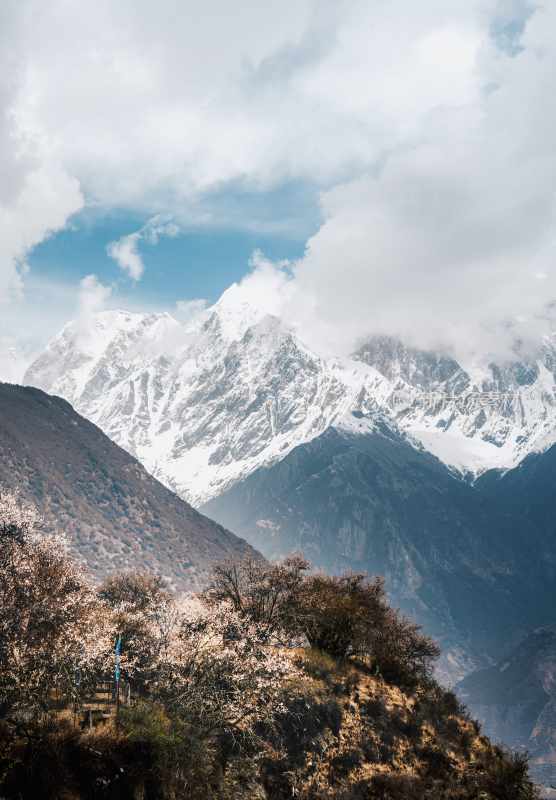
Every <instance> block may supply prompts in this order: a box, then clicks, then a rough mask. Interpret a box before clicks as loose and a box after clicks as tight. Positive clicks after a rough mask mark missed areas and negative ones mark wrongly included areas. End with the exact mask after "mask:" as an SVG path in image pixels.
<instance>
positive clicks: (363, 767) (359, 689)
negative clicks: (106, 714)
mask: <svg viewBox="0 0 556 800" xmlns="http://www.w3.org/2000/svg"><path fill="white" fill-rule="evenodd" d="M283 657H284V659H285V663H288V661H289V662H290V663H291V668H292V670H296V671H297V675H296V677H295V678H291V679H288V678H285V679H284V680H283V682H282V686H281V687H280V690H279V696H280V700H281V705H280V710H279V711H277V712H276V714H275V715H274V717H273V719H272V720H271V721H265V722H264V723H260V724H259V725H258V726H257V729H256V731H254V732H253V731H252V732H251V734H250V736H251V737H252V735H253V733H255V734H256V741H255V740H252V739H251V741H249V739H247V738H246V739H245V741H243V742H242V741H241V740H240V737H238V740H237V741H235V742H234V737H231V738H230V739H228V740H226V738H224V739H223V740H222V741H221V743H220V746H219V748H218V751H217V752H216V753H212V754H211V756H210V757H208V758H207V755H208V754H206V753H200V754H199V753H198V756H197V757H198V758H199V761H198V762H197V763H196V764H195V765H194V768H193V765H192V764H191V763H190V762H189V763H188V762H187V761H186V760H185V759H184V762H183V764H182V768H183V767H185V768H186V769H187V768H189V769H190V770H191V773H192V774H191V775H190V782H189V784H188V785H187V787H186V788H185V789H181V790H180V788H179V781H177V780H176V776H175V775H174V774H173V771H172V767H171V765H172V763H173V759H175V758H176V756H177V755H178V754H179V751H180V747H183V746H184V745H185V742H184V741H183V740H181V741H180V739H179V738H178V737H177V736H176V732H175V731H172V727H171V719H170V717H169V716H168V715H167V714H166V713H165V712H164V711H163V709H162V708H161V707H158V706H152V705H149V704H143V705H136V706H135V707H131V708H129V709H128V708H125V709H124V710H123V711H122V713H121V725H120V729H119V731H114V730H113V728H112V727H109V726H104V727H98V728H96V729H95V730H93V731H90V732H89V731H87V732H85V733H81V732H79V731H76V730H75V729H74V728H72V727H71V726H70V725H69V723H68V724H67V725H66V726H65V727H63V728H62V729H61V730H58V731H57V732H56V733H53V734H51V735H50V736H49V737H47V738H46V739H45V740H43V742H42V743H41V747H40V748H38V749H37V752H36V761H35V765H34V768H32V769H31V770H30V771H29V772H28V774H27V775H26V777H25V779H23V778H22V777H21V776H20V777H19V778H18V785H19V788H23V789H24V793H23V794H22V795H21V796H22V797H23V798H27V797H33V796H34V795H33V794H32V787H34V786H37V785H42V787H43V791H44V792H45V793H44V794H43V795H42V796H43V797H44V798H45V800H46V798H52V797H56V798H58V797H60V798H61V797H64V798H72V800H98V798H106V800H136V798H145V800H155V799H156V800H162V798H165V799H166V798H167V799H168V800H170V799H171V800H174V799H175V800H177V798H184V800H185V798H190V799H191V800H207V799H208V798H211V800H290V798H292V797H294V798H298V800H325V799H328V800H333V799H334V800H478V798H480V799H481V800H532V798H535V797H537V795H536V793H535V789H534V788H533V786H532V785H531V784H530V783H529V780H528V778H527V766H526V762H525V761H524V760H523V759H522V758H520V757H517V756H512V755H510V754H509V753H508V752H507V751H503V750H501V749H500V748H498V747H496V746H494V745H493V744H491V742H490V741H489V739H488V738H487V737H486V736H484V735H482V734H481V731H480V727H479V726H478V724H477V723H476V722H474V721H473V720H472V719H471V718H470V717H469V716H468V714H467V713H466V711H465V709H463V707H461V706H460V705H459V703H458V702H457V701H456V699H455V697H454V696H453V695H452V694H450V693H448V692H445V691H443V690H442V689H440V688H439V687H438V686H435V685H434V684H431V685H430V686H429V687H427V688H422V689H420V690H418V691H416V692H415V693H409V692H404V691H403V690H401V689H400V688H398V687H397V686H395V685H392V684H389V683H387V682H386V681H384V680H382V679H380V678H377V677H373V676H372V675H370V674H369V671H368V670H367V669H365V668H364V666H363V665H360V664H358V663H357V662H349V661H348V662H343V663H342V662H338V661H336V660H335V659H332V658H330V657H328V656H326V655H325V654H323V653H320V652H318V651H313V650H298V651H295V652H294V653H292V652H285V653H284V654H283ZM236 737H237V734H236ZM178 757H179V755H178ZM212 759H214V760H212ZM46 765H48V769H47V770H45V766H46ZM19 781H21V783H19ZM26 786H28V787H29V791H30V793H29V794H26V793H25V787H26ZM6 788H7V789H8V790H9V784H8V785H7V786H6ZM182 792H183V793H182ZM7 797H9V798H10V797H11V794H8V795H7Z"/></svg>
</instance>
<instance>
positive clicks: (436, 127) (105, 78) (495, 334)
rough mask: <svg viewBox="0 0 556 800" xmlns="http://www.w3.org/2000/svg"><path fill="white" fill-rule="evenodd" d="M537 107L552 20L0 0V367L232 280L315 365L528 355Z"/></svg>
mask: <svg viewBox="0 0 556 800" xmlns="http://www.w3.org/2000/svg"><path fill="white" fill-rule="evenodd" d="M554 96H556V6H555V5H554V4H551V3H548V2H545V3H541V2H533V1H532V0H531V1H529V0H452V1H451V2H450V3H446V2H445V0H423V2H421V3H414V2H412V0H333V1H332V0H280V2H274V0H267V2H265V3H260V2H255V1H254V0H236V2H234V3H229V2H228V0H204V2H203V3H197V2H193V0H159V2H158V3H156V4H152V3H150V2H146V0H119V2H118V3H113V2H111V0H96V2H95V3H91V2H85V0H50V1H49V2H48V3H44V2H42V1H41V0H3V2H2V3H0V176H1V182H0V306H1V308H0V312H1V313H0V320H1V322H0V346H1V347H2V351H1V353H0V372H3V375H4V377H6V376H9V364H10V363H11V361H10V359H11V357H12V356H11V354H12V353H13V348H23V349H24V350H27V351H29V352H35V351H37V350H40V349H41V348H42V347H43V346H44V344H45V343H46V341H47V340H48V338H49V337H50V336H52V335H54V334H55V333H56V332H57V331H58V330H59V329H60V328H61V326H62V325H63V324H64V323H65V322H66V321H68V320H69V319H72V318H75V317H76V316H78V315H80V314H83V313H87V314H90V313H91V311H94V310H99V309H102V308H110V307H116V306H117V307H124V308H129V309H135V310H166V311H170V312H171V313H176V314H178V315H179V313H180V309H183V308H184V307H186V306H187V304H190V303H192V302H193V303H197V304H202V303H208V304H211V303H213V302H215V301H216V300H217V298H218V297H219V295H220V294H221V293H222V292H223V291H224V290H225V289H226V288H227V287H228V286H229V285H230V284H232V283H234V282H235V283H238V284H239V286H240V288H241V292H242V293H243V294H244V295H245V297H247V298H248V299H249V300H250V302H253V303H255V304H257V305H260V306H262V307H263V308H264V309H266V310H268V311H269V313H275V314H278V315H279V316H281V317H282V318H284V320H285V321H286V322H287V323H288V324H290V325H292V326H293V327H294V328H295V329H297V330H298V331H299V333H300V335H301V336H302V337H303V338H304V340H305V341H306V342H307V343H308V344H310V345H311V346H313V347H314V348H315V349H317V350H320V351H322V352H335V353H348V352H350V350H351V349H352V348H353V347H354V346H355V344H356V343H357V342H359V341H361V340H362V339H364V337H365V336H368V335H372V334H386V335H396V336H401V337H402V338H404V339H405V340H406V341H408V342H409V343H411V344H414V345H416V346H420V347H431V348H435V349H442V350H444V351H446V352H450V353H452V354H454V355H456V356H457V357H460V358H462V359H465V358H467V359H473V358H477V357H481V358H491V357H493V358H497V359H509V358H512V357H514V354H515V351H516V347H518V344H519V348H521V351H522V352H523V351H525V350H527V351H530V353H531V354H533V353H534V351H535V349H536V348H537V347H538V344H539V342H540V341H541V337H542V336H543V335H545V334H547V333H549V332H550V331H552V330H553V329H554V309H555V307H556V306H555V301H556V272H555V269H554V266H555V265H554V261H555V252H556V251H555V244H556V236H555V234H556V231H555V227H554V226H555V220H556V215H555V211H556V208H555V200H556V197H555V191H556V144H555V143H556V105H555V104H554V102H553V98H554ZM184 304H185V305H184ZM0 377H1V376H0Z"/></svg>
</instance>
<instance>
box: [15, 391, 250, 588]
mask: <svg viewBox="0 0 556 800" xmlns="http://www.w3.org/2000/svg"><path fill="white" fill-rule="evenodd" d="M0 452H1V453H2V458H1V460H0V487H2V488H11V489H16V490H17V491H19V493H20V494H21V496H22V497H23V498H24V499H25V500H29V501H31V502H32V503H34V504H35V505H36V506H37V508H38V510H39V511H40V513H41V515H42V516H43V519H44V525H43V528H44V529H45V530H47V531H50V532H63V533H65V534H67V535H68V537H69V541H70V545H71V547H72V549H73V551H74V552H75V553H76V554H77V555H78V556H79V557H80V558H81V559H82V560H83V561H84V562H85V563H86V565H87V566H88V568H89V569H90V571H91V572H92V573H93V574H94V575H96V576H97V577H102V576H104V575H106V574H107V573H109V572H112V571H115V570H126V569H141V570H144V569H150V570H152V571H153V572H155V573H157V574H161V575H163V576H164V577H166V578H167V580H168V581H169V583H170V584H173V585H174V586H175V587H176V588H179V589H186V588H189V589H192V588H196V587H199V586H200V585H201V584H202V583H203V582H204V581H205V580H206V578H207V574H208V571H209V570H210V569H211V566H212V564H213V563H214V562H215V561H219V560H223V559H226V558H242V557H244V556H246V555H254V551H253V550H252V549H251V548H250V547H249V546H248V545H247V544H246V543H245V542H244V541H242V540H241V539H238V538H237V537H236V536H234V535H233V534H231V533H229V531H227V530H225V529H224V528H222V527H221V526H220V525H217V524H216V523H214V522H212V521H211V520H209V519H207V518H206V517H204V516H202V515H201V514H199V513H198V512H197V511H195V510H194V509H193V508H191V506H189V505H188V504H187V503H185V502H184V501H183V500H180V498H178V497H176V495H174V494H172V492H170V491H169V490H168V489H167V488H166V487H164V486H163V485H162V484H161V483H159V482H158V481H157V480H155V479H154V478H153V477H151V476H150V475H149V474H148V473H147V472H146V471H145V469H144V467H142V466H141V465H140V464H139V463H138V462H137V461H136V460H135V459H134V458H132V457H131V456H130V455H129V454H128V453H127V452H125V451H124V450H122V449H121V448H120V447H118V446H117V445H115V444H114V443H113V442H112V441H111V440H110V439H109V438H108V437H107V436H105V435H104V434H103V433H102V431H100V430H99V429H98V428H97V427H96V426H95V425H93V424H92V423H90V422H88V421H87V420H85V419H84V418H83V417H81V416H79V414H77V413H76V412H75V411H74V410H73V409H72V408H71V406H70V405H69V404H68V403H66V402H65V401H64V400H61V399H60V398H58V397H51V396H49V395H47V394H45V393H44V392H42V391H39V390H37V389H28V388H23V387H21V386H12V385H9V384H0Z"/></svg>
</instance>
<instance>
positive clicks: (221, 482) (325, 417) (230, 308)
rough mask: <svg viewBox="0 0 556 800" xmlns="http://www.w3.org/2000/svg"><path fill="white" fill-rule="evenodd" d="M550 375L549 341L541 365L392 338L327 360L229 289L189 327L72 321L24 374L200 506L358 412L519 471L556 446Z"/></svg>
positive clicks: (135, 316) (451, 457) (149, 319)
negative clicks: (478, 359)
mask: <svg viewBox="0 0 556 800" xmlns="http://www.w3.org/2000/svg"><path fill="white" fill-rule="evenodd" d="M555 374H556V348H555V346H554V343H553V342H552V341H548V340H547V341H546V342H545V344H544V350H543V354H542V358H540V359H539V360H538V361H536V362H535V363H534V364H528V365H523V364H513V365H510V366H506V367H504V368H502V367H497V366H490V367H489V368H488V369H486V370H482V371H480V370H467V371H466V370H464V369H463V368H462V367H461V366H460V365H459V364H457V363H456V362H455V361H453V360H451V359H449V358H446V357H443V356H439V355H436V354H431V353H426V352H422V351H419V350H416V349H412V348H410V347H406V346H404V345H402V344H401V343H399V342H397V341H395V340H392V339H387V338H374V339H372V340H370V341H369V342H368V343H366V344H365V345H364V346H363V347H361V348H360V349H359V350H358V351H357V352H356V353H355V354H354V355H353V357H352V358H323V357H321V356H319V355H318V354H316V353H314V352H312V351H311V350H310V349H309V348H307V347H306V346H305V345H304V344H303V343H302V341H301V339H300V337H299V335H296V334H295V333H294V332H293V331H291V330H289V329H288V327H287V326H286V325H284V324H283V323H282V322H281V321H280V320H278V319H277V318H275V317H272V316H269V315H265V314H263V313H261V312H260V311H259V310H258V309H256V308H254V307H253V306H251V305H249V304H247V303H245V302H244V301H243V299H242V295H241V291H240V289H239V287H237V286H233V287H231V288H230V289H229V290H227V291H226V292H225V293H224V295H223V296H222V298H221V299H220V300H219V302H218V303H216V304H215V305H214V306H212V307H211V308H209V309H208V310H206V311H205V312H203V313H202V314H201V315H199V316H198V317H196V318H195V319H194V320H192V321H190V322H188V323H187V324H184V323H180V322H178V321H177V320H176V319H174V318H173V317H171V316H170V315H168V314H139V313H130V312H123V311H104V312H100V313H98V314H96V315H95V316H94V317H93V318H92V319H90V320H88V321H87V323H86V324H85V323H82V322H71V323H69V324H68V325H66V326H65V328H64V329H63V330H62V332H61V333H60V334H59V335H58V336H57V337H55V338H54V340H53V341H51V342H50V344H49V345H48V347H47V348H46V350H45V351H44V353H43V354H42V355H41V356H40V357H39V358H38V359H36V360H35V362H34V363H33V364H32V365H31V367H30V368H29V369H28V370H27V372H26V374H25V377H24V381H25V383H28V384H31V385H34V386H37V387H39V388H42V389H44V390H45V391H48V392H50V393H53V394H58V395H61V396H62V397H64V398H66V399H67V400H68V401H69V402H70V403H71V404H72V405H73V406H74V407H75V408H76V410H78V411H79V412H80V413H81V414H83V415H84V416H86V417H88V418H89V419H90V420H92V421H93V422H95V423H96V424H97V425H99V427H101V428H102V429H103V430H104V431H105V432H106V433H107V434H108V435H109V436H110V437H111V438H112V439H113V440H114V441H115V442H117V443H118V444H119V445H121V446H122V447H124V448H125V449H126V450H128V451H129V452H130V453H132V454H133V455H135V456H136V457H137V458H138V459H139V460H140V461H141V462H142V463H143V464H144V465H145V466H146V468H147V469H148V470H149V471H150V472H151V473H152V474H153V475H154V476H155V477H157V478H159V479H160V480H161V481H162V482H164V483H165V484H167V485H168V486H169V487H170V488H172V489H174V490H175V491H176V492H177V493H178V494H180V495H181V496H182V497H184V498H185V499H187V500H188V501H189V502H192V503H193V504H201V503H203V502H206V501H207V500H209V499H210V498H212V497H216V496H218V495H219V494H221V493H222V492H223V491H225V490H226V489H228V488H229V487H230V486H232V485H233V484H235V483H236V482H238V481H239V480H242V479H243V478H245V477H246V476H247V475H249V474H251V473H252V472H254V471H255V470H256V469H257V468H258V467H260V466H262V465H265V464H270V463H275V462H277V461H279V460H281V459H282V458H284V457H285V456H286V455H287V454H288V453H289V452H290V451H291V450H292V449H293V448H294V447H296V446H297V445H299V444H301V443H304V442H308V441H311V440H312V439H314V438H315V437H317V436H320V435H321V434H322V433H323V432H324V431H325V430H327V429H328V428H329V427H330V426H331V425H333V424H336V423H337V422H339V420H341V419H346V418H350V417H349V415H348V417H346V415H347V414H348V412H352V411H356V412H358V411H361V412H362V413H364V414H365V415H366V416H369V415H371V416H372V415H373V414H375V413H377V412H380V414H381V415H384V414H386V415H387V416H388V418H389V419H390V420H391V422H392V424H393V425H394V426H395V427H396V428H399V429H400V430H401V431H404V432H405V434H406V435H407V436H408V438H409V439H410V441H412V442H413V443H414V444H415V446H417V447H423V448H425V449H426V450H429V451H430V452H432V453H433V454H435V455H436V456H437V457H438V458H440V459H441V460H442V461H444V462H445V463H447V464H449V465H450V466H453V467H455V468H456V469H458V470H460V471H462V472H470V473H472V474H479V473H480V472H482V471H484V470H486V469H489V468H491V467H503V468H506V467H512V466H514V465H515V464H517V463H518V462H519V461H520V460H521V459H522V458H523V457H524V456H525V455H527V453H529V452H531V451H534V450H542V449H545V448H546V447H548V446H549V445H550V444H552V443H553V442H554V441H555V440H556V420H555V413H554V412H555V405H556V385H555Z"/></svg>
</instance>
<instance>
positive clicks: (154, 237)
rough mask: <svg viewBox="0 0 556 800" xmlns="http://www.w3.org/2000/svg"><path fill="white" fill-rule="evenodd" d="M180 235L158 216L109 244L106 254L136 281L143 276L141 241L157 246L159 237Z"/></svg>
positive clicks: (175, 227)
mask: <svg viewBox="0 0 556 800" xmlns="http://www.w3.org/2000/svg"><path fill="white" fill-rule="evenodd" d="M179 233H180V228H179V226H178V225H176V223H175V222H172V220H164V219H163V218H162V217H161V216H160V215H157V216H155V217H153V218H152V219H150V220H149V221H148V222H147V223H146V224H145V225H144V226H143V227H142V228H141V229H140V230H138V231H135V232H134V233H129V234H128V235H127V236H122V237H121V238H120V239H118V240H117V241H115V242H110V244H109V245H108V246H107V248H106V252H107V253H108V255H109V256H110V258H113V259H114V261H116V263H117V264H118V266H119V267H120V269H123V270H124V272H127V273H128V275H129V277H130V278H131V279H132V280H134V281H138V280H140V279H141V277H142V276H143V272H144V271H145V265H144V263H143V258H142V257H141V253H140V252H139V245H140V243H141V242H142V241H145V242H147V243H148V244H150V245H157V244H158V242H159V240H160V237H161V236H169V237H172V238H173V237H174V236H177V235H178V234H179Z"/></svg>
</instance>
